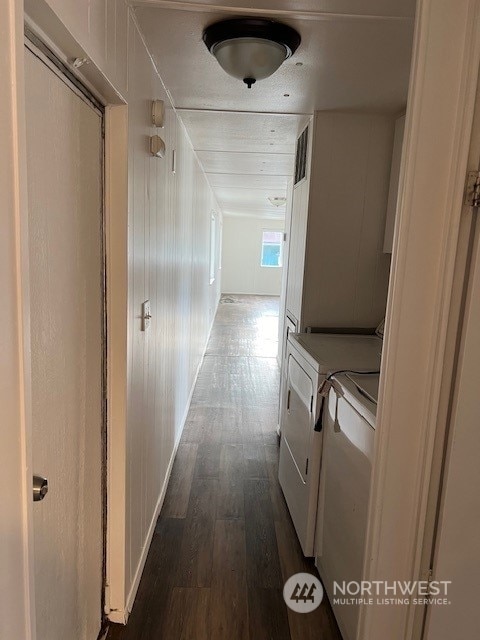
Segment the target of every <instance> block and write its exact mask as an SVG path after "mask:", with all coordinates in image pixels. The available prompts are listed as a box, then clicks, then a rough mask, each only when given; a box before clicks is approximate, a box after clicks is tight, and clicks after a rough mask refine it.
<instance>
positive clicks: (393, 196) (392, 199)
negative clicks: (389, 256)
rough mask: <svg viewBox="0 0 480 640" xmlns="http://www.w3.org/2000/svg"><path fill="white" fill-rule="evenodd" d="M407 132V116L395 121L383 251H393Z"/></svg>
mask: <svg viewBox="0 0 480 640" xmlns="http://www.w3.org/2000/svg"><path fill="white" fill-rule="evenodd" d="M404 133H405V116H401V117H400V118H398V120H396V122H395V138H394V141H393V153H392V168H391V171H390V188H389V190H388V205H387V218H386V220H385V237H384V240H383V251H384V252H385V253H392V248H393V232H394V229H395V216H396V213H397V204H398V187H399V178H400V164H401V161H402V147H403V137H404Z"/></svg>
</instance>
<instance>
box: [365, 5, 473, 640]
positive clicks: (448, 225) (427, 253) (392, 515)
mask: <svg viewBox="0 0 480 640" xmlns="http://www.w3.org/2000/svg"><path fill="white" fill-rule="evenodd" d="M447 42H448V46H446V43H447ZM479 61H480V2H479V1H478V0H419V2H418V6H417V16H416V25H415V37H414V48H413V59H412V71H411V77H410V90H409V101H408V105H407V118H406V128H405V140H404V156H403V158H402V166H401V172H400V187H399V205H398V215H397V220H396V223H395V238H394V247H393V254H392V269H391V276H390V289H389V296H388V303H387V315H386V333H385V342H384V352H383V359H382V374H381V380H380V391H379V403H378V416H377V432H376V446H375V459H374V467H373V472H372V487H371V498H370V507H369V526H368V530H367V542H366V553H365V567H364V568H365V575H364V579H365V580H388V581H396V580H427V579H428V577H429V576H428V569H427V571H426V572H424V573H422V568H423V567H422V559H423V558H424V557H425V554H426V553H428V547H429V546H431V544H432V541H431V539H428V538H425V533H426V530H425V527H426V524H427V521H428V515H429V512H428V509H429V507H430V505H431V503H429V492H430V489H431V483H432V481H436V475H435V473H434V474H433V475H432V471H434V451H435V442H436V441H438V439H439V438H442V436H443V434H444V432H445V429H446V419H447V416H446V412H442V405H443V402H444V396H442V392H444V391H445V389H444V388H443V387H442V383H444V382H445V379H448V377H449V376H451V375H452V367H453V362H451V359H450V358H449V353H448V350H447V347H448V344H447V340H448V338H449V337H451V334H449V331H450V332H451V331H452V329H453V331H454V332H455V333H456V332H457V331H458V318H457V323H456V326H454V327H452V326H451V325H450V326H449V321H450V320H451V308H452V300H453V298H454V297H455V296H456V295H457V291H456V290H455V287H456V286H458V284H459V283H458V282H457V283H456V282H455V279H454V274H455V264H456V257H457V250H458V242H459V231H460V226H461V214H462V201H463V193H464V187H465V177H466V170H467V158H468V152H469V146H470V138H471V130H472V121H473V111H474V105H475V93H476V86H477V77H478V70H479ZM452 296H453V298H452ZM453 301H454V300H453ZM435 490H436V492H437V493H438V486H437V487H435ZM430 500H431V495H430ZM419 608H420V609H421V610H420V611H419V610H418V609H419ZM423 612H424V610H423V607H419V606H418V605H417V606H414V605H413V604H412V605H410V606H405V607H399V606H382V605H373V606H368V607H363V608H362V609H361V611H360V620H359V631H358V639H359V640H377V639H378V640H380V639H381V638H385V637H387V636H388V637H389V638H391V639H392V640H403V639H407V638H408V639H410V638H420V637H421V625H419V624H418V620H419V619H421V618H422V615H423Z"/></svg>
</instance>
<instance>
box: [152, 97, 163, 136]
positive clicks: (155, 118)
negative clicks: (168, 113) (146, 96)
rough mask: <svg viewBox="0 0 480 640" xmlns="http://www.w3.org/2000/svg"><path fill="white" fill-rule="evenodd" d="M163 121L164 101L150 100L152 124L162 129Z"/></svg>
mask: <svg viewBox="0 0 480 640" xmlns="http://www.w3.org/2000/svg"><path fill="white" fill-rule="evenodd" d="M164 121H165V103H164V101H163V100H152V124H153V126H154V127H159V128H160V129H163V124H164Z"/></svg>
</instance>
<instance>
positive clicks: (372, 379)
mask: <svg viewBox="0 0 480 640" xmlns="http://www.w3.org/2000/svg"><path fill="white" fill-rule="evenodd" d="M379 379H380V376H379V374H368V375H358V374H352V373H346V374H339V375H336V376H334V377H333V378H332V381H333V382H334V387H335V388H336V390H337V392H339V395H340V396H342V397H343V399H344V400H346V401H347V402H348V403H349V404H350V405H351V406H352V407H353V408H354V409H355V411H356V412H357V413H359V414H360V415H361V416H363V417H364V418H365V420H367V422H368V423H369V424H370V425H371V426H372V427H373V428H374V429H375V427H376V421H377V402H378V383H379Z"/></svg>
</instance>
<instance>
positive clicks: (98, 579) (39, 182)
mask: <svg viewBox="0 0 480 640" xmlns="http://www.w3.org/2000/svg"><path fill="white" fill-rule="evenodd" d="M58 64H59V65H61V63H58ZM25 97H26V133H27V149H28V154H27V170H28V201H29V218H28V224H29V252H28V253H29V262H30V274H31V281H30V292H29V295H30V316H31V319H30V324H31V363H32V378H31V379H32V414H33V420H32V457H33V473H35V474H39V475H41V476H44V477H45V478H46V479H47V480H48V483H49V490H48V494H47V495H46V497H45V499H44V500H42V501H39V502H36V503H35V504H34V514H33V530H34V533H33V539H34V558H35V560H34V582H35V609H36V631H37V639H38V640H65V638H78V639H79V640H80V639H85V640H86V639H87V638H88V639H89V640H90V639H91V638H94V637H97V636H98V634H99V632H100V629H101V625H102V592H103V582H104V578H103V571H104V569H103V567H104V561H103V556H104V543H103V536H104V534H103V530H104V485H103V468H104V459H105V455H104V433H105V427H104V422H105V421H104V415H105V411H104V388H105V383H104V360H105V357H104V355H105V354H104V344H105V340H104V331H105V329H104V327H105V321H104V302H103V299H104V259H103V110H102V109H101V108H100V105H97V104H95V103H94V102H93V101H92V100H90V99H89V98H88V97H87V96H86V95H85V93H84V91H83V90H82V89H79V88H78V86H76V85H74V84H72V83H70V82H69V80H68V79H67V77H66V76H64V75H63V74H62V73H61V71H60V70H59V69H58V68H57V66H56V65H55V64H54V63H52V59H51V56H49V55H48V52H46V51H44V50H42V49H39V48H37V47H36V46H34V45H33V44H32V43H31V42H30V41H28V40H27V41H26V46H25Z"/></svg>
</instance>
